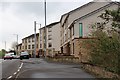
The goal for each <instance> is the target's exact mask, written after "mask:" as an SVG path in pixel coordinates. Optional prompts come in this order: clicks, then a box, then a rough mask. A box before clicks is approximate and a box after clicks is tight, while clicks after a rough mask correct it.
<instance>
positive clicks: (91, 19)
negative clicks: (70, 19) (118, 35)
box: [74, 5, 118, 38]
mask: <svg viewBox="0 0 120 80" xmlns="http://www.w3.org/2000/svg"><path fill="white" fill-rule="evenodd" d="M117 8H118V6H117V5H112V6H110V7H109V8H106V9H109V10H113V9H117ZM104 11H105V10H102V11H100V12H98V13H96V14H94V15H92V16H89V17H87V18H85V19H82V20H80V21H78V22H77V23H75V24H74V28H75V37H76V38H78V37H79V23H83V37H88V36H89V34H90V32H91V29H90V28H89V27H90V25H91V24H94V23H96V22H103V19H101V18H99V17H98V16H99V15H100V14H101V13H104ZM107 26H111V25H110V24H108V25H107Z"/></svg>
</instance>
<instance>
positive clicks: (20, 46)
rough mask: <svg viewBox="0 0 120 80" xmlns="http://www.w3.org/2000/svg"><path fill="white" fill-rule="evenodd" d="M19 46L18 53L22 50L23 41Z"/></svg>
mask: <svg viewBox="0 0 120 80" xmlns="http://www.w3.org/2000/svg"><path fill="white" fill-rule="evenodd" d="M17 48H18V54H19V53H20V52H22V43H20V44H18V45H17Z"/></svg>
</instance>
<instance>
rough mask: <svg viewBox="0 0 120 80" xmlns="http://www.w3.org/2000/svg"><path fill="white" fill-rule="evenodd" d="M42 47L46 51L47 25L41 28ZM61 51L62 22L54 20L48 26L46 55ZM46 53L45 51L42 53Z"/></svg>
mask: <svg viewBox="0 0 120 80" xmlns="http://www.w3.org/2000/svg"><path fill="white" fill-rule="evenodd" d="M39 34H40V45H41V47H40V49H41V51H42V52H44V51H45V27H43V28H41V29H39ZM59 52H60V23H59V22H54V23H51V24H49V25H47V26H46V56H51V57H53V56H54V55H55V54H57V53H59ZM42 54H44V53H42Z"/></svg>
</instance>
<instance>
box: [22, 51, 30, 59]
mask: <svg viewBox="0 0 120 80" xmlns="http://www.w3.org/2000/svg"><path fill="white" fill-rule="evenodd" d="M20 59H21V60H22V59H29V54H28V52H27V51H25V52H21V53H20Z"/></svg>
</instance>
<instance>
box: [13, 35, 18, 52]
mask: <svg viewBox="0 0 120 80" xmlns="http://www.w3.org/2000/svg"><path fill="white" fill-rule="evenodd" d="M13 35H16V37H17V46H16V48H17V49H16V53H17V54H18V34H13Z"/></svg>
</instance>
